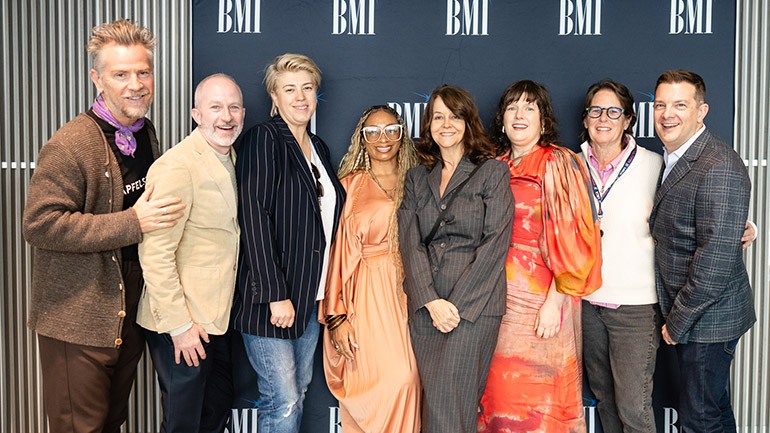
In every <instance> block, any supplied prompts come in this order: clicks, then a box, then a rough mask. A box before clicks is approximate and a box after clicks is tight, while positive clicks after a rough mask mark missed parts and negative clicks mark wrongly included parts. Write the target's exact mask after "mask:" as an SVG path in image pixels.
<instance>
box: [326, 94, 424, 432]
mask: <svg viewBox="0 0 770 433" xmlns="http://www.w3.org/2000/svg"><path fill="white" fill-rule="evenodd" d="M416 164H417V157H416V154H415V150H414V144H413V143H412V140H411V139H410V138H409V136H408V130H407V128H406V125H405V123H404V120H403V119H402V118H401V116H399V115H398V113H396V112H395V111H394V110H393V109H392V108H390V107H388V106H375V107H371V108H369V109H368V110H366V111H365V112H364V114H363V115H362V116H361V119H360V120H359V122H358V125H357V126H356V129H355V132H354V133H353V136H352V137H351V144H350V148H349V149H348V152H347V154H346V155H345V156H344V157H343V158H342V162H341V164H340V170H339V173H338V175H339V177H340V179H341V182H342V185H343V186H344V187H345V190H346V191H347V200H346V202H345V207H344V209H343V211H342V217H341V218H340V227H339V229H338V230H337V238H336V239H335V242H334V245H333V246H332V251H331V258H330V265H329V266H330V267H329V278H328V283H327V285H326V296H325V299H324V310H323V313H322V314H324V315H325V317H324V320H325V323H326V325H327V331H326V332H325V333H324V344H323V346H324V372H325V374H326V382H327V384H328V386H329V389H330V390H331V392H332V394H333V395H334V396H335V397H336V398H337V399H338V400H339V402H340V419H341V421H342V431H343V432H344V433H352V432H366V433H380V432H392V433H409V432H414V433H418V432H419V431H420V400H421V392H422V388H421V386H420V378H419V374H418V371H417V364H416V363H415V359H414V354H413V353H412V343H411V339H410V337H409V328H408V325H407V310H406V295H405V294H404V291H403V271H402V268H401V257H400V255H399V252H398V226H397V221H396V215H395V213H396V209H398V207H399V205H400V204H401V200H402V198H403V195H404V177H405V175H406V172H407V170H409V169H410V168H411V167H414V166H415V165H416Z"/></svg>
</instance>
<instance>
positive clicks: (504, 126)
mask: <svg viewBox="0 0 770 433" xmlns="http://www.w3.org/2000/svg"><path fill="white" fill-rule="evenodd" d="M503 134H505V125H503Z"/></svg>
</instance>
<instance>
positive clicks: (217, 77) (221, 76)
mask: <svg viewBox="0 0 770 433" xmlns="http://www.w3.org/2000/svg"><path fill="white" fill-rule="evenodd" d="M212 81H213V82H215V83H216V84H222V83H223V81H229V82H230V83H232V85H233V86H235V88H236V89H238V95H239V96H240V98H241V105H243V93H242V92H241V87H240V86H239V85H238V83H237V82H236V81H235V78H233V77H231V76H229V75H227V74H225V73H223V72H218V73H216V74H211V75H209V76H208V77H206V78H204V79H202V80H201V81H200V83H198V85H197V86H196V87H195V95H194V104H195V105H194V107H195V108H200V106H201V94H202V92H203V91H204V87H206V85H207V84H208V83H210V82H212Z"/></svg>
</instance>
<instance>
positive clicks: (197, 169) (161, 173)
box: [137, 74, 246, 433]
mask: <svg viewBox="0 0 770 433" xmlns="http://www.w3.org/2000/svg"><path fill="white" fill-rule="evenodd" d="M245 111H246V110H245V109H244V107H243V96H242V94H241V90H240V88H239V87H238V84H237V83H236V82H235V80H233V79H232V78H231V77H229V76H227V75H224V74H214V75H211V76H208V77H206V78H204V79H203V80H202V81H201V82H200V84H198V87H197V88H196V90H195V108H193V109H192V117H193V119H195V122H196V123H197V124H198V127H197V128H196V129H195V130H194V131H193V132H192V133H191V134H190V135H189V136H188V137H187V138H185V139H184V140H182V141H181V142H180V143H179V144H178V145H176V146H175V147H174V148H172V149H171V150H169V151H168V152H166V153H165V154H164V155H163V156H161V157H160V158H159V159H158V160H157V161H156V162H155V163H154V164H153V165H152V167H150V170H149V172H148V174H147V182H149V183H150V184H152V185H154V186H155V194H156V195H157V196H159V197H163V196H167V195H168V196H177V197H180V198H181V199H182V201H183V202H184V203H185V204H186V205H187V207H186V208H185V209H184V216H183V217H182V218H180V219H179V220H178V221H177V224H176V225H175V226H173V227H171V228H168V229H163V230H158V231H155V232H153V233H150V234H146V235H145V236H144V240H143V241H142V243H141V244H140V245H139V259H140V261H141V263H142V267H143V269H144V272H145V273H144V278H145V291H144V293H143V294H142V298H141V300H140V301H139V313H138V318H137V323H139V324H140V325H141V326H142V327H144V328H145V330H146V331H145V337H146V339H147V344H148V346H149V349H150V354H151V356H152V361H153V364H154V365H155V370H156V371H157V373H158V382H159V383H160V389H161V394H162V395H161V397H162V400H161V402H162V405H163V420H162V426H161V431H165V432H166V433H170V432H185V433H189V432H221V431H223V430H224V425H225V422H226V420H227V416H228V413H229V410H230V407H231V404H232V377H231V373H230V347H229V343H228V338H227V337H226V336H225V335H224V334H225V332H226V331H227V328H228V323H229V319H230V308H231V307H232V300H233V291H234V288H235V275H236V261H237V257H238V245H239V242H240V238H239V236H240V229H239V227H238V218H237V198H236V184H235V167H234V162H235V151H234V150H232V144H233V142H235V139H236V138H237V137H238V135H239V134H240V132H241V129H242V127H243V118H244V114H245Z"/></svg>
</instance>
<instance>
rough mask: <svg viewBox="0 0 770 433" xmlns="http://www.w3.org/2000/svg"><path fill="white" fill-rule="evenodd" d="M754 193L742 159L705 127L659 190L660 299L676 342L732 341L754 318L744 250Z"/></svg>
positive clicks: (655, 212) (655, 227)
mask: <svg viewBox="0 0 770 433" xmlns="http://www.w3.org/2000/svg"><path fill="white" fill-rule="evenodd" d="M661 173H662V171H661ZM750 193H751V182H750V180H749V176H748V173H747V172H746V166H745V165H744V164H743V161H742V160H741V158H740V157H739V156H738V154H737V153H735V151H733V150H732V148H730V147H729V146H727V145H726V144H725V143H724V142H723V141H722V140H720V139H719V138H717V137H716V136H714V135H712V134H711V133H710V132H709V131H708V130H706V131H703V133H702V134H701V135H700V137H698V138H697V139H696V140H695V142H694V143H693V144H692V146H691V147H690V148H689V149H687V151H686V152H685V153H684V155H682V158H680V159H679V161H677V163H676V165H675V166H674V168H673V169H672V170H671V173H669V175H668V177H666V180H665V181H664V182H663V183H662V184H661V185H660V187H659V188H658V191H657V193H656V194H655V202H654V204H653V208H652V214H651V215H650V232H651V233H652V237H653V239H654V241H655V279H656V285H657V288H658V299H659V301H660V307H661V311H662V312H663V316H664V317H665V321H666V327H667V329H668V332H669V335H671V338H673V339H674V341H676V342H678V343H687V342H698V343H719V342H724V341H729V340H733V339H735V338H738V337H740V336H741V335H743V333H745V332H746V331H747V330H748V329H749V328H751V325H752V324H753V323H754V322H755V320H756V316H755V314H754V303H753V295H752V292H751V287H750V286H749V277H748V274H747V273H746V266H745V265H744V263H743V255H742V252H741V234H743V229H744V225H745V223H746V217H747V215H748V209H749V195H750Z"/></svg>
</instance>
